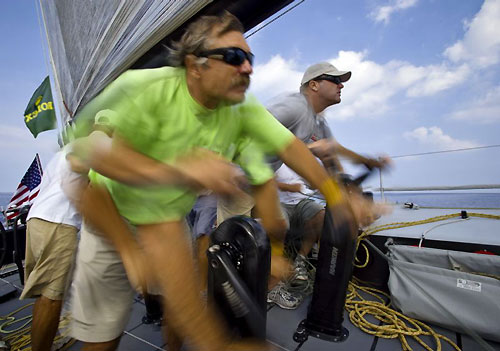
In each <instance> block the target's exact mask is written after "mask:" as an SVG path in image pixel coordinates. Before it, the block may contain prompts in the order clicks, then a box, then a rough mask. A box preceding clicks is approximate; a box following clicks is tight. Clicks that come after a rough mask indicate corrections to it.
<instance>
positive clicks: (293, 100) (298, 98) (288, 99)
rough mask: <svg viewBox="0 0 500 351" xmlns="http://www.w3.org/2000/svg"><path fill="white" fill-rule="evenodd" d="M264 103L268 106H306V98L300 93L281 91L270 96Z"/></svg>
mask: <svg viewBox="0 0 500 351" xmlns="http://www.w3.org/2000/svg"><path fill="white" fill-rule="evenodd" d="M266 105H267V107H268V108H272V107H273V106H275V105H302V106H307V100H306V98H305V96H304V95H303V94H301V93H283V94H280V95H277V96H275V97H274V98H272V99H271V100H270V101H269V102H268V103H267V104H266Z"/></svg>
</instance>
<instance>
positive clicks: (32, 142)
mask: <svg viewBox="0 0 500 351" xmlns="http://www.w3.org/2000/svg"><path fill="white" fill-rule="evenodd" d="M299 2H300V1H295V2H294V3H293V4H292V5H291V6H293V5H294V4H297V3H299ZM289 7H290V6H289ZM0 30H1V32H2V33H4V35H3V36H2V39H1V49H0V62H1V64H0V74H1V76H2V79H1V81H0V103H1V106H2V112H3V113H2V115H1V117H0V118H1V119H0V126H1V127H0V148H1V150H3V152H2V161H1V164H2V172H1V176H0V192H13V191H14V190H15V188H16V187H17V184H18V183H19V181H20V179H21V178H22V176H23V175H24V172H25V171H26V169H27V168H28V166H29V164H30V163H31V161H32V160H33V158H34V156H35V153H37V152H38V153H39V154H40V158H41V161H42V165H46V164H47V163H48V161H49V160H50V158H51V156H52V155H53V154H54V153H55V152H56V151H57V149H58V144H57V131H48V132H43V133H41V134H40V135H39V136H38V137H37V138H36V139H34V138H33V136H32V135H31V134H30V132H29V131H28V129H27V128H26V126H25V124H24V120H23V112H24V109H25V108H26V105H27V103H28V101H29V99H30V97H31V95H32V93H33V92H34V90H35V89H36V88H37V87H38V85H39V84H40V83H41V82H42V81H43V79H44V78H45V77H46V76H47V75H48V74H49V64H48V61H47V58H46V57H47V55H48V54H47V52H46V48H45V39H41V34H40V29H39V22H38V16H37V10H36V7H35V1H28V0H25V1H24V0H23V1H14V0H6V1H2V2H0ZM250 32H252V31H250ZM250 32H249V33H250ZM499 33H500V0H485V1H483V0H467V1H456V0H380V1H379V0H358V1H351V0H305V1H303V2H302V3H300V4H299V5H298V6H297V7H296V8H294V9H293V10H291V11H290V12H288V13H287V14H286V15H284V16H282V17H280V18H279V19H277V20H276V21H274V22H273V23H271V24H270V25H268V26H267V27H264V28H262V29H261V30H260V31H258V32H257V33H256V34H254V35H252V36H251V37H249V38H248V42H249V45H250V47H251V49H252V52H253V53H254V54H255V57H256V59H255V63H254V74H253V76H252V84H251V87H250V90H251V92H252V93H253V94H255V95H256V96H257V97H258V98H259V99H260V100H261V101H262V102H263V103H266V102H267V101H269V100H270V99H271V98H273V97H275V96H276V95H279V94H284V93H287V92H294V91H298V87H299V82H300V80H301V77H302V74H303V72H304V71H305V69H306V68H307V67H308V66H309V65H311V64H314V63H317V62H320V61H328V62H330V63H332V64H334V65H335V66H336V67H337V68H338V69H340V70H349V71H351V72H352V78H351V79H350V80H349V81H348V82H346V83H345V87H344V88H343V90H342V102H341V103H340V104H338V105H334V106H331V107H330V108H328V109H327V110H326V111H325V117H326V118H327V120H328V123H329V125H330V127H331V129H332V133H333V134H334V136H335V138H336V139H337V140H338V142H340V143H341V144H342V145H344V146H345V147H347V148H350V149H352V150H354V151H356V152H358V153H362V154H365V155H372V156H378V155H390V156H401V155H413V154H418V153H426V152H435V151H441V150H454V149H464V148H477V147H485V148H481V149H475V150H469V151H462V152H454V153H443V154H431V155H425V156H412V157H396V158H394V159H393V166H392V167H391V169H390V170H389V171H387V172H384V173H383V177H382V179H383V186H384V187H402V186H411V187H416V186H421V187H424V186H446V185H471V184H473V185H474V184H477V185H479V184H500V157H499V156H500V148H499V147H488V146H492V145H500V65H499V62H500V34H499ZM54 95H55V94H54ZM347 170H348V171H349V172H350V173H352V174H354V175H356V174H359V173H361V172H362V171H363V170H362V169H361V168H359V167H350V166H347ZM367 185H369V186H372V187H375V186H378V185H379V177H378V175H377V176H374V177H372V178H371V180H370V181H369V182H368V184H367Z"/></svg>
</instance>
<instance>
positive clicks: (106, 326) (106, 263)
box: [71, 223, 135, 342]
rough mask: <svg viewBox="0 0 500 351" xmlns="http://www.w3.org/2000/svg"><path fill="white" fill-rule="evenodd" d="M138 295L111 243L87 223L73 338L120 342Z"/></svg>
mask: <svg viewBox="0 0 500 351" xmlns="http://www.w3.org/2000/svg"><path fill="white" fill-rule="evenodd" d="M134 294H135V290H134V289H133V288H132V286H131V285H130V283H129V281H128V278H127V275H126V273H125V268H124V267H123V264H122V261H121V258H120V256H119V254H118V252H117V251H116V250H115V249H114V247H113V246H112V245H111V242H110V241H109V240H107V239H105V238H104V237H102V236H100V235H99V234H97V233H96V232H95V230H94V229H93V228H91V227H90V226H89V225H88V224H86V223H84V224H83V226H82V229H81V238H80V244H79V246H78V254H77V258H76V270H75V275H74V281H73V291H72V295H73V296H72V297H73V301H72V307H71V308H72V313H73V321H72V328H71V336H72V337H74V338H75V339H78V340H81V341H85V342H106V341H111V340H114V339H116V338H117V337H119V336H120V335H121V334H122V332H123V330H124V329H125V327H126V325H127V323H128V320H129V318H130V312H131V310H132V304H133V298H134Z"/></svg>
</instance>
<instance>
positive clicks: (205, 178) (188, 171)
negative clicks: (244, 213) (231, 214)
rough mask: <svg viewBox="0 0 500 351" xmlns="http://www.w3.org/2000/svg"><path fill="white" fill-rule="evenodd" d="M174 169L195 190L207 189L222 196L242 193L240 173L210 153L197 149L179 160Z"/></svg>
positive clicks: (219, 157) (228, 163)
mask: <svg viewBox="0 0 500 351" xmlns="http://www.w3.org/2000/svg"><path fill="white" fill-rule="evenodd" d="M175 167H176V168H177V170H178V171H179V172H180V173H182V175H183V176H184V177H186V179H187V184H188V186H191V187H193V188H195V189H196V190H200V189H208V190H212V191H213V192H215V193H216V194H219V195H223V196H237V195H239V194H241V193H242V190H241V188H240V185H243V184H241V182H242V177H241V171H240V170H239V169H238V168H237V167H236V166H234V165H233V164H231V163H230V162H228V161H227V160H225V159H224V158H222V157H221V156H219V155H217V154H216V153H214V152H212V151H208V150H204V149H197V150H195V151H193V152H192V153H190V154H189V155H187V156H184V157H182V158H181V159H179V160H178V161H177V162H176V164H175Z"/></svg>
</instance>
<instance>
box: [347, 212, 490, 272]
mask: <svg viewBox="0 0 500 351" xmlns="http://www.w3.org/2000/svg"><path fill="white" fill-rule="evenodd" d="M467 216H469V217H479V218H487V219H497V220H500V216H499V215H492V214H485V213H475V212H470V213H469V212H468V213H467ZM456 217H461V213H451V214H447V215H443V216H436V217H431V218H427V219H422V220H420V221H412V222H394V223H386V224H381V225H378V226H375V227H369V228H368V229H366V230H365V231H363V232H362V233H361V234H360V235H359V236H358V240H357V242H356V252H357V250H358V249H359V246H360V245H362V246H364V249H365V253H366V259H365V262H363V263H360V262H359V258H358V257H356V258H355V264H354V266H355V267H357V268H364V267H366V266H367V265H368V259H369V255H368V248H367V247H366V245H365V244H363V243H362V242H361V241H362V240H364V239H366V238H367V237H368V236H369V235H372V234H375V233H378V232H381V231H383V230H391V229H399V228H404V227H411V226H415V225H421V224H427V223H434V222H439V221H444V220H447V219H451V218H456Z"/></svg>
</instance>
